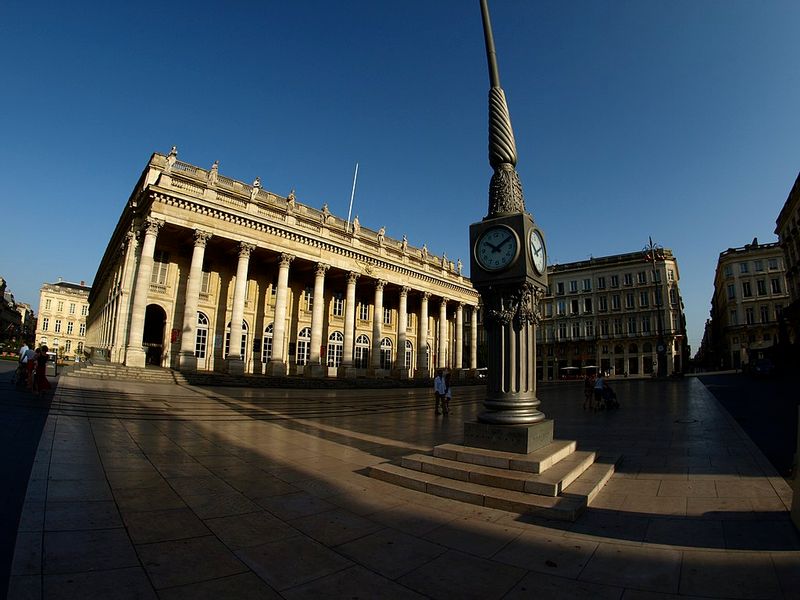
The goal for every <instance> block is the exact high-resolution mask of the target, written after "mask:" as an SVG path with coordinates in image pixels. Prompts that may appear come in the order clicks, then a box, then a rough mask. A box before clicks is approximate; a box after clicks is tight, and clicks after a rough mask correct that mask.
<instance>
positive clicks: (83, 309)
mask: <svg viewBox="0 0 800 600" xmlns="http://www.w3.org/2000/svg"><path fill="white" fill-rule="evenodd" d="M88 314H89V305H88V304H84V305H83V306H81V316H82V317H85V316H86V315H88Z"/></svg>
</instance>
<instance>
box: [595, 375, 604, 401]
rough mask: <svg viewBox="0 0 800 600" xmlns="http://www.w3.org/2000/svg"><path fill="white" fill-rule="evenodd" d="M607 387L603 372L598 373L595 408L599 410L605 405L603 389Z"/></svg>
mask: <svg viewBox="0 0 800 600" xmlns="http://www.w3.org/2000/svg"><path fill="white" fill-rule="evenodd" d="M605 387H606V381H605V379H604V378H603V373H602V372H600V373H598V375H597V379H595V380H594V409H595V410H598V409H600V408H602V407H603V390H604V389H605Z"/></svg>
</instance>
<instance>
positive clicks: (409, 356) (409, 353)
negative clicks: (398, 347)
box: [403, 340, 414, 370]
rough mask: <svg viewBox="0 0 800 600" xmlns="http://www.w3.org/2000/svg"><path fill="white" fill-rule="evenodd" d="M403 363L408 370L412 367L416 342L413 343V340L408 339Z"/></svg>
mask: <svg viewBox="0 0 800 600" xmlns="http://www.w3.org/2000/svg"><path fill="white" fill-rule="evenodd" d="M403 364H404V365H405V368H406V370H408V369H411V365H413V364H414V344H412V343H411V340H406V357H405V363H403Z"/></svg>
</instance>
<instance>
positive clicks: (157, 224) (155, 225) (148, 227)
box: [142, 217, 164, 235]
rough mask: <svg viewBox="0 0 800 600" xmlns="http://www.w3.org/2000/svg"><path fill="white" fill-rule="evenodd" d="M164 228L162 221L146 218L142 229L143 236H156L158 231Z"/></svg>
mask: <svg viewBox="0 0 800 600" xmlns="http://www.w3.org/2000/svg"><path fill="white" fill-rule="evenodd" d="M163 226H164V220H163V219H156V218H155V217H148V218H147V220H146V221H145V222H144V225H143V226H142V229H143V230H144V232H145V234H152V235H158V232H159V230H160V229H161V228H162V227H163Z"/></svg>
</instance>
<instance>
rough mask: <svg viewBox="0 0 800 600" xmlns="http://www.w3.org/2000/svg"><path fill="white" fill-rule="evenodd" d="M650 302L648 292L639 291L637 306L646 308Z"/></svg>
mask: <svg viewBox="0 0 800 600" xmlns="http://www.w3.org/2000/svg"><path fill="white" fill-rule="evenodd" d="M649 304H650V294H649V293H648V292H639V306H641V307H642V308H647V306H649Z"/></svg>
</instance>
